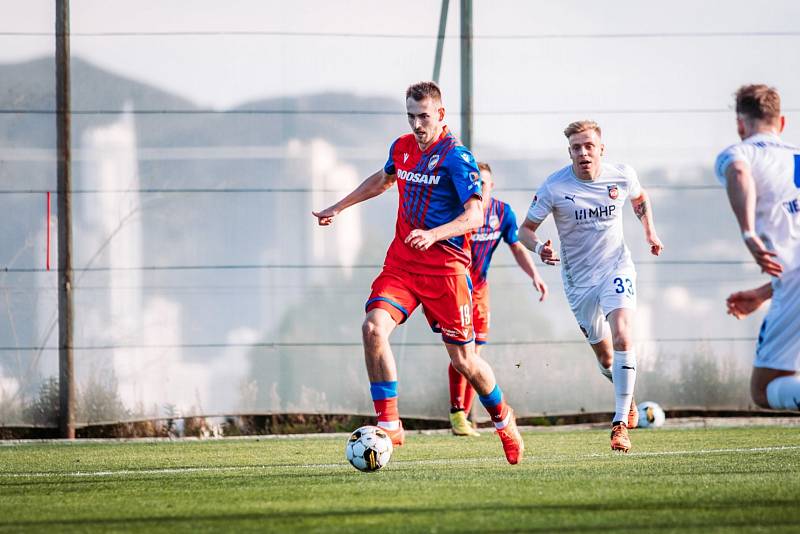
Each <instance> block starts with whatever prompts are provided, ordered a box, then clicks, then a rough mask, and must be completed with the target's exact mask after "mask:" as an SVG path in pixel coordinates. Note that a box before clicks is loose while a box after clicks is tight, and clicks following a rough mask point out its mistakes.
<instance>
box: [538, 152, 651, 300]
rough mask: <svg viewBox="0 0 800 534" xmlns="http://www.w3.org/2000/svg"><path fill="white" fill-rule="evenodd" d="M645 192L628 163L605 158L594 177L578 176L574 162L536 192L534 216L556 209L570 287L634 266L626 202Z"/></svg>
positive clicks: (563, 267)
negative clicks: (625, 222)
mask: <svg viewBox="0 0 800 534" xmlns="http://www.w3.org/2000/svg"><path fill="white" fill-rule="evenodd" d="M641 193H642V187H641V185H640V184H639V178H638V177H637V176H636V171H634V170H633V169H632V168H631V167H629V166H628V165H616V164H609V163H603V164H602V171H601V173H600V176H598V177H597V178H596V179H594V180H592V181H586V180H580V179H578V177H577V176H575V173H574V172H573V170H572V165H569V166H567V167H564V168H563V169H561V170H559V171H556V172H554V173H553V174H551V175H550V176H548V177H547V180H545V182H544V183H543V184H542V186H541V187H540V188H539V190H538V191H537V192H536V196H535V197H533V202H532V203H531V207H530V209H529V210H528V219H530V220H531V221H533V222H536V223H541V222H542V221H543V220H544V219H545V218H546V217H547V215H548V214H549V213H552V214H553V218H554V219H555V222H556V228H557V229H558V237H559V239H560V240H561V277H562V278H563V280H564V287H565V288H570V287H589V286H595V285H597V284H598V283H600V282H602V281H603V280H604V279H605V278H606V277H607V276H608V275H609V274H610V273H611V272H612V271H616V270H620V269H630V270H633V262H632V261H631V253H630V251H629V250H628V247H627V246H626V245H625V240H624V239H623V236H622V207H623V206H624V205H625V200H626V199H627V198H628V197H630V198H637V197H639V196H640V195H641Z"/></svg>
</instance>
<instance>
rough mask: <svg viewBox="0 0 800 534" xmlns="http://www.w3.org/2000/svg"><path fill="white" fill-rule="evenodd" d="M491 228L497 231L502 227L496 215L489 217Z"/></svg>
mask: <svg viewBox="0 0 800 534" xmlns="http://www.w3.org/2000/svg"><path fill="white" fill-rule="evenodd" d="M489 226H490V227H491V228H492V230H497V228H498V227H499V226H500V219H499V218H498V217H497V215H495V214H494V213H492V214H491V215H490V216H489Z"/></svg>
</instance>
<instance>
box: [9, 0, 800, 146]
mask: <svg viewBox="0 0 800 534" xmlns="http://www.w3.org/2000/svg"><path fill="white" fill-rule="evenodd" d="M53 3H54V2H52V0H28V1H26V2H19V1H13V0H0V12H2V13H3V17H2V18H0V32H26V31H30V32H50V31H52V29H53V24H54V23H53V21H54V8H53ZM440 5H441V3H440V2H439V1H432V0H431V1H423V0H417V1H406V2H403V3H397V2H376V1H362V0H349V1H336V2H330V1H297V2H285V1H261V0H258V1H255V0H251V1H246V0H232V1H226V2H221V1H219V0H172V1H170V2H164V1H160V0H137V1H132V0H126V1H120V0H116V1H114V0H111V1H110V0H73V1H72V2H71V10H72V31H73V33H75V34H76V35H73V37H72V41H71V45H72V53H73V54H74V55H76V56H80V57H82V58H85V59H88V60H89V61H92V62H94V63H96V64H98V65H100V66H103V67H105V68H108V69H111V70H113V71H115V72H118V73H121V74H125V75H128V76H131V77H134V78H137V79H140V80H144V81H147V82H149V83H152V84H154V85H157V86H159V87H161V88H164V89H167V90H170V91H173V92H176V93H178V94H181V95H183V96H185V97H188V98H190V99H191V100H193V101H195V102H196V103H197V104H199V105H202V106H210V107H215V108H226V107H230V106H233V105H236V104H239V103H242V102H244V101H247V100H253V99H257V98H261V97H266V96H278V95H292V94H298V93H312V92H318V91H327V90H335V91H351V92H356V93H358V94H362V95H382V96H391V97H395V98H398V101H399V100H401V95H402V92H403V90H404V88H405V87H406V86H407V85H408V83H409V82H412V81H416V80H418V79H425V78H430V76H431V73H432V66H433V56H434V51H435V44H436V43H435V38H434V37H435V34H436V31H437V27H438V18H439V9H440ZM754 5H755V4H753V3H752V2H751V1H740V0H724V1H723V0H719V1H704V2H697V1H685V0H679V1H673V2H662V3H654V2H641V1H617V2H591V3H590V2H583V1H564V0H560V1H558V2H546V1H539V2H534V1H519V0H518V1H508V2H493V1H489V0H475V2H474V19H475V27H474V33H475V35H476V36H477V38H476V40H475V99H476V101H475V109H476V111H477V112H478V113H479V115H478V116H477V117H476V144H478V145H480V144H486V145H493V146H497V145H502V146H504V147H508V149H509V150H510V151H511V152H515V151H532V152H534V153H535V152H548V151H552V150H555V149H558V150H560V149H561V148H562V147H563V140H562V139H561V137H560V130H561V129H562V128H563V125H564V124H565V123H566V122H569V121H570V120H574V119H576V118H582V117H584V116H592V117H594V118H596V119H598V120H599V121H601V123H603V125H604V126H606V128H605V129H606V132H607V141H610V142H611V143H612V145H613V146H615V147H617V148H619V149H621V150H622V151H625V150H629V149H635V150H637V151H638V153H641V154H644V153H653V154H658V153H660V152H661V151H663V150H674V151H675V153H676V154H683V153H685V152H686V151H688V152H689V153H691V155H692V157H694V156H697V157H700V155H701V154H707V153H708V151H710V150H716V149H718V148H720V147H721V146H724V145H725V144H727V143H730V142H733V141H734V140H735V131H734V130H733V128H732V124H733V119H732V115H729V114H726V113H713V112H700V113H697V112H694V111H692V112H685V110H720V109H726V108H728V107H729V106H730V103H731V93H732V92H733V91H734V90H735V89H736V87H738V86H739V85H741V84H743V83H748V82H756V81H758V82H766V83H769V84H773V85H775V86H777V87H778V88H779V89H780V90H781V92H782V95H783V101H784V107H785V108H787V109H790V110H791V109H800V76H798V75H797V73H798V72H800V55H799V54H797V53H796V51H797V50H798V49H800V32H798V33H797V34H794V35H780V36H765V35H754V33H756V32H789V33H791V32H794V31H796V27H797V21H798V20H800V2H797V1H794V0H782V1H778V0H773V1H770V2H768V3H764V4H763V5H765V6H768V9H764V10H762V11H760V12H758V11H756V9H755V7H754ZM458 22H459V2H457V1H456V0H452V1H451V2H450V16H449V21H448V34H450V35H452V36H455V35H457V32H458ZM171 31H175V32H192V31H202V32H225V31H278V32H305V33H308V32H311V33H336V34H341V33H347V34H364V33H368V34H371V35H372V36H370V37H352V36H341V35H334V36H319V35H312V36H309V35H305V36H286V35H279V36H276V35H255V36H254V35H219V34H216V35H185V34H184V35H174V36H163V35H146V36H142V35H115V36H108V35H103V36H96V35H94V36H89V35H79V34H80V33H96V32H171ZM731 32H732V33H738V32H746V33H748V34H749V35H745V36H739V35H715V36H713V37H712V36H702V37H698V36H686V35H682V36H667V35H663V34H686V33H731ZM376 34H377V35H381V36H384V37H375V35H376ZM609 34H611V35H615V36H616V37H602V38H597V37H593V36H597V35H606V36H607V35H609ZM619 34H637V35H639V36H637V37H619ZM654 34H655V36H653V35H654ZM642 35H650V37H642ZM403 36H406V37H403ZM521 36H527V37H526V38H520V37H521ZM530 36H536V37H535V38H531V37H530ZM558 36H561V37H558ZM52 48H53V43H52V37H49V36H21V35H0V61H2V62H14V61H20V60H24V59H29V58H32V57H37V56H41V55H45V54H52ZM458 59H459V56H458V40H457V39H453V38H450V39H448V40H447V42H446V45H445V50H444V65H443V69H442V80H441V81H442V85H443V89H444V92H445V104H446V106H447V107H448V109H449V110H450V112H451V117H453V115H455V113H457V111H458V106H459V96H458V65H459V63H458ZM75 83H80V82H79V81H78V80H76V81H75ZM664 109H667V110H684V112H681V113H633V114H631V113H619V111H625V110H664ZM603 110H615V111H616V113H610V114H609V113H602V111H603ZM559 111H560V112H563V113H559ZM495 112H502V114H499V115H494V114H492V113H495ZM509 112H511V113H509ZM513 112H535V113H521V114H517V113H513ZM542 112H547V113H546V114H541V113H542ZM551 112H552V113H551ZM480 113H484V114H482V115H481V114H480ZM788 118H789V126H788V128H787V132H786V136H787V137H788V138H792V137H793V138H795V139H800V127H796V126H795V125H794V124H793V122H794V121H793V119H795V118H798V119H800V114H798V113H789V114H788ZM451 121H452V122H454V123H456V121H455V118H454V117H453V118H451ZM500 139H502V142H499V140H500ZM705 157H706V158H709V157H713V155H712V156H708V155H706V156H705Z"/></svg>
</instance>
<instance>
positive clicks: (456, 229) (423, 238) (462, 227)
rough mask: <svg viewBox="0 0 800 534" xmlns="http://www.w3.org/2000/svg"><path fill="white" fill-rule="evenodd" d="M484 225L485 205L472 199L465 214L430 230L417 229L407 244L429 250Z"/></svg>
mask: <svg viewBox="0 0 800 534" xmlns="http://www.w3.org/2000/svg"><path fill="white" fill-rule="evenodd" d="M482 224H483V204H482V203H481V199H480V198H478V197H470V199H469V200H467V201H466V202H465V203H464V213H462V214H461V215H459V216H458V217H456V218H455V219H453V220H452V221H450V222H448V223H444V224H443V225H441V226H437V227H436V228H431V229H430V230H423V229H421V228H417V229H414V230H411V231H410V232H409V233H408V235H407V236H406V240H405V243H406V244H407V245H408V246H410V247H411V248H415V249H417V250H428V249H429V248H430V247H431V246H433V244H434V243H436V242H437V241H442V240H444V239H450V238H451V237H455V236H457V235H464V234H467V233H469V232H471V231H473V230H475V229H477V228H480V227H481V225H482Z"/></svg>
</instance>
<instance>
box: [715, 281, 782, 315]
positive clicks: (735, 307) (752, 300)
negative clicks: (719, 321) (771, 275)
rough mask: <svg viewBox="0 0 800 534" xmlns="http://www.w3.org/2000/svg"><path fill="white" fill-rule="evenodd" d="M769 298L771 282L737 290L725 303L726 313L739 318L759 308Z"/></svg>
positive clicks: (770, 295) (770, 296)
mask: <svg viewBox="0 0 800 534" xmlns="http://www.w3.org/2000/svg"><path fill="white" fill-rule="evenodd" d="M771 298H772V284H771V283H769V282H768V283H766V284H764V285H763V286H760V287H757V288H755V289H748V290H746V291H737V292H736V293H733V294H731V295H730V296H729V297H728V299H727V300H726V301H725V303H726V304H727V306H728V315H733V316H734V317H736V318H737V319H741V318H742V317H746V316H747V315H750V314H751V313H753V312H754V311H756V310H757V309H759V308H760V307H761V305H762V304H764V303H765V302H766V301H768V300H769V299H771Z"/></svg>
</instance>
